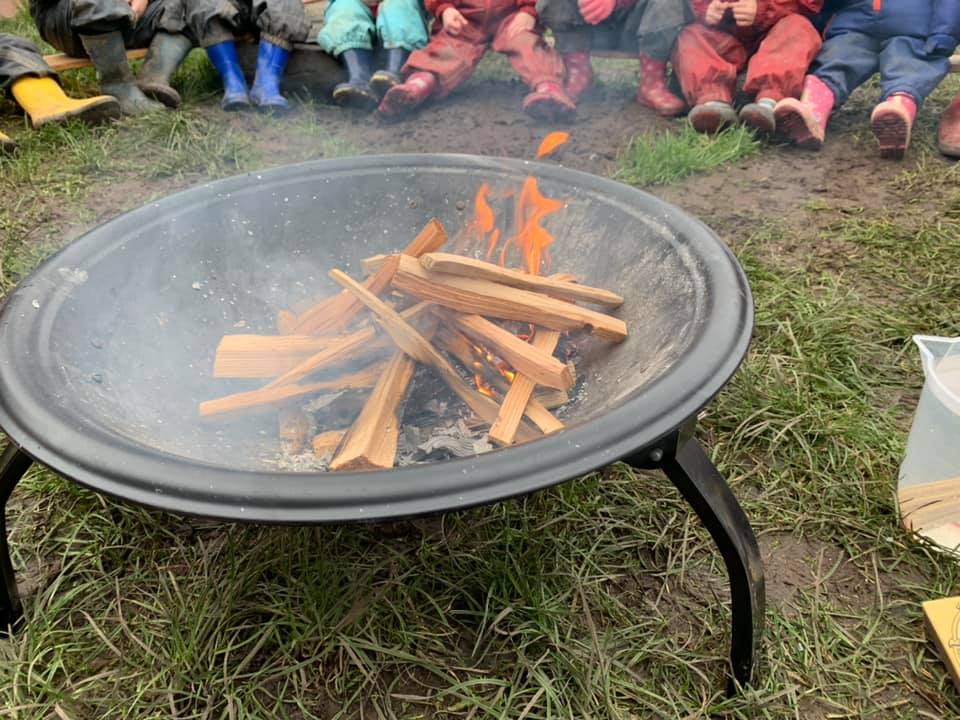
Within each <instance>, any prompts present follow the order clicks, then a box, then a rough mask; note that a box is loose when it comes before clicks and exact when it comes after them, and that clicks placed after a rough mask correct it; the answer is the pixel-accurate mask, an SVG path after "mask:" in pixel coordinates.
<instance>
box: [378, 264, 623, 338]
mask: <svg viewBox="0 0 960 720" xmlns="http://www.w3.org/2000/svg"><path fill="white" fill-rule="evenodd" d="M393 286H394V287H395V288H396V289H397V290H400V291H401V292H406V293H409V294H411V295H413V296H415V297H418V298H420V299H421V300H427V301H430V302H434V303H436V304H437V305H443V306H444V307H448V308H451V309H453V310H459V311H460V312H463V313H468V314H474V315H485V316H488V317H495V318H501V319H504V320H520V321H522V322H528V323H533V324H534V325H540V326H543V327H547V328H550V329H551V330H563V331H567V330H576V329H579V328H584V327H585V328H589V329H590V331H591V332H592V333H593V334H595V335H596V336H597V337H600V338H603V339H604V340H612V341H615V342H620V341H622V340H624V339H626V337H627V326H626V323H624V322H623V320H620V319H618V318H615V317H611V316H610V315H604V314H603V313H599V312H596V311H594V310H588V309H587V308H583V307H580V306H579V305H574V304H573V303H568V302H564V301H563V300H558V299H556V298H552V297H548V296H546V295H541V294H539V293H534V292H530V291H529V290H520V289H519V288H512V287H507V286H506V285H501V284H500V283H495V282H491V281H489V280H474V279H472V278H464V277H457V276H456V275H448V274H446V273H432V272H430V271H428V270H426V269H425V268H423V267H422V266H421V265H420V262H419V261H417V260H415V259H414V258H409V257H403V256H401V257H400V263H399V267H398V269H397V272H396V274H395V275H394V276H393Z"/></svg>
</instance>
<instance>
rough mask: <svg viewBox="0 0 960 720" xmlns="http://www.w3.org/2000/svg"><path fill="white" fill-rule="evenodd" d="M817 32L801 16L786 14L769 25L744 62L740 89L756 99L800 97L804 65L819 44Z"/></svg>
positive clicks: (774, 99) (807, 65) (818, 48)
mask: <svg viewBox="0 0 960 720" xmlns="http://www.w3.org/2000/svg"><path fill="white" fill-rule="evenodd" d="M821 44H822V43H821V40H820V34H819V33H818V32H817V30H816V28H814V27H813V23H811V22H810V21H809V20H808V19H807V18H805V17H803V16H802V15H788V16H787V17H785V18H783V19H782V20H781V21H780V22H778V23H777V24H776V25H774V26H773V27H772V28H770V30H769V32H767V36H766V37H765V38H764V39H763V41H762V42H761V43H760V47H758V48H757V52H756V53H754V55H753V57H752V58H750V61H749V62H748V65H747V78H746V82H745V83H744V86H743V89H744V91H745V92H747V93H748V94H749V95H751V96H753V97H755V98H757V99H758V100H766V99H769V100H773V101H774V102H777V101H779V100H782V99H783V98H785V97H795V98H798V97H800V93H801V92H802V91H803V78H804V76H805V75H806V74H807V68H809V67H810V63H812V62H813V59H814V58H815V57H816V56H817V52H818V51H819V50H820V46H821Z"/></svg>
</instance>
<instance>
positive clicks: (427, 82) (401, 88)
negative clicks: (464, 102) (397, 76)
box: [377, 72, 437, 119]
mask: <svg viewBox="0 0 960 720" xmlns="http://www.w3.org/2000/svg"><path fill="white" fill-rule="evenodd" d="M436 89H437V77H436V76H435V75H434V74H433V73H428V72H415V73H413V74H412V75H411V76H410V77H408V78H407V79H406V80H405V81H404V82H402V83H400V84H398V85H394V86H393V87H392V88H390V89H389V90H388V91H387V94H386V95H384V96H383V100H382V101H381V102H380V107H378V108H377V112H378V113H380V115H382V116H383V117H385V118H391V119H398V118H401V117H403V116H405V115H408V114H410V113H411V112H412V111H413V110H415V109H416V108H418V107H420V106H421V105H423V104H424V103H425V102H426V101H427V100H429V99H430V96H431V95H433V93H434V92H435V91H436Z"/></svg>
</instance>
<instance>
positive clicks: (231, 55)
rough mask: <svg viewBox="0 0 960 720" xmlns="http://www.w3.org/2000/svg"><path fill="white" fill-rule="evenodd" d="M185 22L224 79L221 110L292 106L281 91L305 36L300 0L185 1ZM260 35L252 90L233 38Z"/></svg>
mask: <svg viewBox="0 0 960 720" xmlns="http://www.w3.org/2000/svg"><path fill="white" fill-rule="evenodd" d="M185 2H186V8H187V9H186V15H187V23H188V25H189V27H190V29H191V31H192V32H193V34H194V35H195V36H196V37H197V40H198V42H199V43H200V45H201V46H202V47H203V48H204V49H205V50H206V51H207V57H209V58H210V62H212V63H213V66H214V67H215V68H216V69H217V72H218V73H219V74H220V77H221V78H222V79H223V99H222V100H221V101H220V107H222V108H223V109H224V110H226V111H235V110H245V109H248V108H250V107H251V104H252V105H255V106H257V107H258V108H260V109H261V110H266V111H270V112H284V111H286V110H288V109H289V108H290V103H289V102H287V99H286V98H285V97H284V96H283V95H282V94H281V93H280V80H281V79H282V78H283V73H284V72H285V71H286V69H287V62H288V61H289V60H290V51H291V50H293V43H295V42H302V41H303V40H305V39H306V37H307V16H306V14H305V13H304V11H303V2H302V0H185ZM245 33H254V34H256V35H258V36H259V38H260V43H259V45H258V47H257V70H256V74H255V75H254V79H253V86H252V87H251V88H249V89H248V88H247V79H246V78H245V77H244V75H243V69H242V68H241V67H240V58H239V57H238V56H237V46H236V43H235V42H234V36H236V35H243V34H245Z"/></svg>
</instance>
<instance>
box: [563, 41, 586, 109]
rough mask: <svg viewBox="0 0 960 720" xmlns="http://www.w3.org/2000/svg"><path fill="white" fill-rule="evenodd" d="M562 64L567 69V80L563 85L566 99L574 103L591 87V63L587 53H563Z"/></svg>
mask: <svg viewBox="0 0 960 720" xmlns="http://www.w3.org/2000/svg"><path fill="white" fill-rule="evenodd" d="M563 64H564V67H566V69H567V80H566V82H565V83H564V90H566V93H567V97H569V98H570V99H571V100H573V102H574V103H577V102H579V101H580V97H581V96H582V95H583V94H584V93H585V92H586V91H587V90H589V89H590V88H591V86H592V85H593V63H592V62H591V61H590V53H588V52H572V53H565V54H564V56H563Z"/></svg>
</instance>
